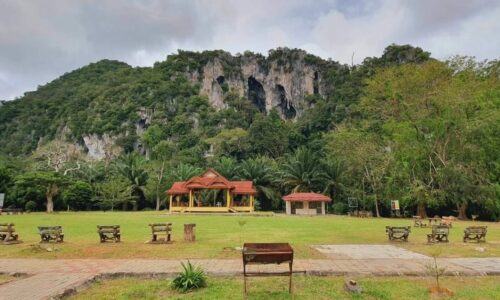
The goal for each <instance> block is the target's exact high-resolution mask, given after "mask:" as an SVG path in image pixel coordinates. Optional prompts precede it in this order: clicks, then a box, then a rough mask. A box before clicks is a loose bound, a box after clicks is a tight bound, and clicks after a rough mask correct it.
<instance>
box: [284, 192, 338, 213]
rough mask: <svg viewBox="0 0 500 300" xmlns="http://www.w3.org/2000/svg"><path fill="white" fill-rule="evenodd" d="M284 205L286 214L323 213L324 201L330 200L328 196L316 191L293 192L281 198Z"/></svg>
mask: <svg viewBox="0 0 500 300" xmlns="http://www.w3.org/2000/svg"><path fill="white" fill-rule="evenodd" d="M282 199H283V200H284V201H285V205H286V214H287V215H291V214H296V215H316V214H318V213H320V214H322V215H324V214H325V203H326V202H330V201H332V199H331V198H330V197H328V196H325V195H322V194H318V193H293V194H290V195H286V196H284V197H283V198H282Z"/></svg>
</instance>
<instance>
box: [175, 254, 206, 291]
mask: <svg viewBox="0 0 500 300" xmlns="http://www.w3.org/2000/svg"><path fill="white" fill-rule="evenodd" d="M181 265H182V269H183V270H182V272H181V273H180V274H179V275H177V277H175V278H174V280H173V281H172V287H173V288H174V289H176V290H178V291H181V292H183V293H185V292H187V291H191V290H195V289H199V288H202V287H205V286H206V285H207V275H206V273H205V271H204V270H203V269H202V268H201V267H199V266H197V267H195V266H193V265H192V264H191V262H190V261H189V260H188V261H187V263H184V262H181Z"/></svg>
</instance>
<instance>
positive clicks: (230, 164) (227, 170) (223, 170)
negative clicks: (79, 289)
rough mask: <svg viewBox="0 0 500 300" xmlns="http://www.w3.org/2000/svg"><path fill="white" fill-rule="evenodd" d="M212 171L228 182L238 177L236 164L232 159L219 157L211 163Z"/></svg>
mask: <svg viewBox="0 0 500 300" xmlns="http://www.w3.org/2000/svg"><path fill="white" fill-rule="evenodd" d="M213 167H214V169H215V170H216V171H217V172H219V173H220V174H221V175H222V176H224V177H226V178H227V179H229V180H234V179H236V178H237V177H238V169H239V167H238V163H237V161H236V160H235V159H234V158H232V157H225V156H223V157H221V158H219V159H218V160H216V161H214V162H213Z"/></svg>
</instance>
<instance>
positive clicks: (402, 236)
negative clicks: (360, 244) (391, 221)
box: [385, 226, 410, 242]
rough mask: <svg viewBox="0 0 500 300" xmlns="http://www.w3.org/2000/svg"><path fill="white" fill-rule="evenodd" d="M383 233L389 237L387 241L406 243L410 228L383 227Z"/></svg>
mask: <svg viewBox="0 0 500 300" xmlns="http://www.w3.org/2000/svg"><path fill="white" fill-rule="evenodd" d="M385 232H386V233H387V236H388V237H389V241H394V240H403V241H405V242H407V241H408V236H409V235H410V226H402V227H396V226H385Z"/></svg>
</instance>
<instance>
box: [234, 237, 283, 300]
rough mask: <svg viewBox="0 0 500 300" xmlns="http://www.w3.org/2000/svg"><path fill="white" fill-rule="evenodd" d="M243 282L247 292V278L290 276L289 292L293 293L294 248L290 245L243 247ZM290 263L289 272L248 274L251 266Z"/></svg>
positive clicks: (263, 244)
mask: <svg viewBox="0 0 500 300" xmlns="http://www.w3.org/2000/svg"><path fill="white" fill-rule="evenodd" d="M242 255H243V281H244V284H245V294H246V292H247V277H250V276H289V281H288V292H289V293H291V292H292V274H293V248H292V247H291V246H290V244H288V243H245V244H244V245H243V251H242ZM282 263H288V266H289V271H287V272H272V273H271V272H247V268H246V267H247V265H251V264H278V265H279V264H282Z"/></svg>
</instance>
